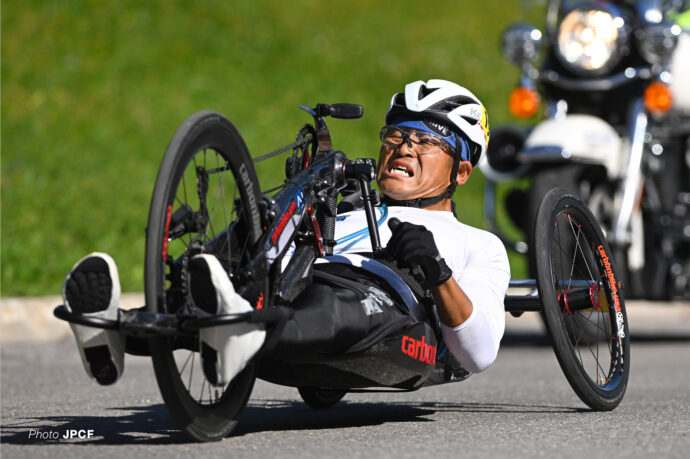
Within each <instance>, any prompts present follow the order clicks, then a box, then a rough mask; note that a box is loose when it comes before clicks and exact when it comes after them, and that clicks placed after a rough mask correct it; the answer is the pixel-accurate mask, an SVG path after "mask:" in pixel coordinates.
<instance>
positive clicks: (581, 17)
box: [481, 0, 690, 300]
mask: <svg viewBox="0 0 690 459" xmlns="http://www.w3.org/2000/svg"><path fill="white" fill-rule="evenodd" d="M687 6H688V2H683V1H662V0H647V1H609V2H601V1H590V2H582V1H572V0H571V1H568V0H550V1H549V3H548V5H547V9H546V29H545V32H544V33H542V32H541V31H540V30H539V29H537V28H535V27H533V26H531V25H529V24H525V23H517V24H513V25H511V26H509V27H508V28H507V29H506V30H505V32H504V33H503V37H502V48H503V54H504V57H505V58H506V60H507V61H508V62H510V63H511V64H514V65H516V66H518V67H519V68H520V70H521V75H520V81H519V84H518V86H517V87H516V88H515V89H514V90H513V91H512V93H511V94H510V99H509V105H510V111H511V113H512V114H513V115H515V116H517V117H521V118H525V119H527V118H531V117H533V116H534V115H535V114H536V113H537V112H538V110H539V107H540V106H541V105H542V104H543V106H544V107H545V116H544V118H543V119H542V120H540V121H539V122H537V123H536V124H535V125H534V126H530V127H528V128H520V127H516V126H511V125H504V126H499V127H497V128H495V129H494V130H493V131H492V135H491V143H490V145H489V150H488V152H487V161H485V163H484V164H483V165H481V170H482V171H483V173H484V175H485V177H486V178H487V181H486V192H485V211H486V216H487V219H488V221H489V225H490V226H491V228H492V229H493V231H494V232H496V233H497V234H498V235H499V237H501V238H502V239H503V240H504V243H506V244H507V245H508V246H509V247H512V248H513V249H514V250H516V251H517V252H519V253H524V254H528V255H530V262H529V270H530V272H532V273H533V272H534V270H535V265H534V261H533V260H534V255H535V254H534V253H533V252H534V251H533V250H532V247H534V242H535V241H534V240H533V239H531V237H530V235H531V234H532V231H531V225H532V224H533V222H534V218H535V215H536V211H537V210H536V209H537V207H538V204H539V201H540V200H541V198H542V196H543V195H544V193H545V192H546V191H547V190H549V189H551V188H552V187H554V186H560V187H565V188H567V189H569V190H571V191H572V192H574V193H575V194H577V195H578V196H579V197H580V198H581V199H582V200H583V201H584V202H586V203H587V205H588V206H589V207H590V209H591V210H592V211H593V213H594V214H595V215H596V216H597V218H598V219H599V221H600V222H601V223H602V226H603V227H604V232H605V234H606V237H607V239H608V241H609V244H610V245H611V247H612V249H613V251H614V253H615V256H616V260H617V264H618V266H619V267H620V270H621V277H622V279H623V283H624V287H625V289H626V296H627V297H628V298H631V297H632V298H648V299H659V300H671V299H690V23H687V19H688V15H689V14H690V12H686V13H684V14H683V16H681V17H683V18H684V20H685V21H686V27H687V29H685V30H684V29H683V28H682V27H681V26H680V25H679V24H678V23H674V22H672V21H671V20H670V19H669V18H672V17H674V14H675V15H678V14H679V13H678V12H679V11H680V12H682V11H683V10H684V9H687ZM680 14H682V13H680ZM522 177H530V178H531V184H530V185H529V188H528V189H526V190H525V189H524V187H523V188H522V189H521V188H517V187H516V188H514V189H512V190H510V192H509V193H508V194H507V197H506V208H507V213H508V215H509V217H510V219H511V220H512V221H513V222H514V223H515V224H516V225H517V227H518V228H519V229H521V230H522V231H523V233H524V234H525V235H526V236H525V237H526V239H527V240H526V241H517V240H514V238H510V237H508V236H506V232H505V231H504V230H502V229H501V228H499V225H498V223H497V220H496V211H495V205H496V204H495V201H496V200H497V198H496V196H497V192H496V183H498V182H506V181H510V180H515V179H519V178H522Z"/></svg>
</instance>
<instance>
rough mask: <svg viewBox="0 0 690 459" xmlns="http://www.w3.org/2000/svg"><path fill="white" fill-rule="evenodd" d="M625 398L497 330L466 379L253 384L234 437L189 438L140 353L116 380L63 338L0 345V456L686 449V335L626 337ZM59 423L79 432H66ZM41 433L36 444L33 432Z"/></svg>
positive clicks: (595, 453) (689, 413)
mask: <svg viewBox="0 0 690 459" xmlns="http://www.w3.org/2000/svg"><path fill="white" fill-rule="evenodd" d="M632 365H633V368H632V373H631V378H630V383H629V387H628V392H627V394H626V396H625V399H624V400H623V403H622V404H621V405H620V406H619V407H618V408H617V409H616V410H614V411H613V412H608V413H593V412H590V411H588V410H587V409H586V408H585V406H584V405H583V404H582V403H581V402H580V401H579V399H578V398H577V397H576V396H575V395H574V393H573V392H572V390H571V389H570V387H569V386H568V385H567V382H566V380H565V378H564V377H563V375H562V373H561V371H560V368H559V367H558V364H557V362H556V359H555V357H554V354H553V352H552V350H551V348H550V347H548V346H546V345H544V343H543V340H542V339H540V338H539V337H538V336H537V337H529V336H527V337H510V336H508V337H507V338H506V345H504V346H503V348H502V349H501V351H500V354H499V358H498V360H497V362H496V363H495V365H494V366H493V367H491V368H490V369H489V370H487V371H486V372H484V373H482V374H479V375H474V376H472V377H471V378H469V379H468V380H467V381H464V382H460V383H455V384H451V385H446V386H439V387H435V388H427V389H422V390H420V391H417V392H412V393H387V394H381V393H376V394H348V395H347V396H346V398H345V399H344V400H343V401H341V402H340V403H339V404H338V405H336V406H335V407H333V408H331V409H329V410H325V411H315V410H312V409H310V408H308V407H307V406H306V405H305V404H303V403H302V402H301V401H300V399H299V395H298V394H297V391H296V390H294V389H291V388H287V387H280V386H275V385H272V384H268V383H263V382H261V381H259V382H257V385H256V387H255V389H254V392H253V395H252V398H251V400H250V402H249V405H248V407H247V409H246V411H245V412H244V414H243V416H242V418H241V421H240V424H239V426H238V427H237V429H236V430H235V431H234V432H233V435H232V436H230V437H228V438H226V439H224V440H223V441H221V442H216V443H210V444H195V443H188V442H187V441H186V440H185V438H184V437H183V436H182V435H181V434H180V433H179V432H178V431H177V430H176V428H175V426H174V425H173V424H172V422H171V421H170V419H169V417H168V414H167V411H166V409H165V407H164V405H163V404H162V401H161V398H160V395H159V393H158V389H157V386H156V383H155V379H154V376H153V370H152V368H151V364H150V362H149V360H148V359H146V358H143V357H129V356H128V361H127V368H126V371H125V374H124V376H123V378H122V380H121V381H119V382H118V383H117V384H116V385H115V386H113V387H111V388H102V387H100V386H98V385H96V384H95V383H93V382H91V381H90V380H88V379H87V378H86V376H85V375H84V373H83V370H82V368H81V363H80V362H79V360H78V356H77V353H76V349H75V347H74V344H73V342H72V341H71V340H70V341H65V340H63V341H60V342H57V343H43V344H38V343H25V344H20V343H10V344H5V345H3V347H2V375H1V382H2V393H1V402H2V417H1V421H0V424H1V427H2V432H1V435H2V436H1V443H0V453H1V454H2V456H3V457H7V458H10V457H12V458H23V457H31V458H49V457H50V458H54V457H75V458H81V457H84V458H87V457H88V458H92V457H99V458H106V457H117V458H120V459H121V458H123V457H125V458H126V457H166V458H173V457H185V458H186V457H189V456H191V455H194V456H196V455H203V456H204V457H215V456H217V457H221V456H222V457H257V458H262V459H264V458H266V457H300V458H305V457H306V458H311V457H314V458H316V457H318V458H321V457H348V458H353V457H367V458H369V457H434V458H440V457H492V458H494V457H510V458H518V457H530V458H532V457H541V456H544V457H587V458H596V457H607V458H609V457H641V458H642V457H644V458H648V457H655V458H661V457H687V451H688V450H690V385H689V384H688V379H689V378H690V341H688V340H687V339H680V340H667V341H648V340H641V341H638V342H633V347H632ZM70 430H76V431H80V430H81V431H83V432H82V434H83V435H86V434H87V432H88V431H89V430H92V431H93V434H92V435H93V436H92V437H91V438H89V439H87V438H84V439H78V438H77V439H74V440H65V439H63V438H57V439H53V438H51V437H61V436H62V435H64V434H65V433H66V432H69V431H70ZM39 435H40V436H43V437H44V438H45V439H40V438H36V437H37V436H39Z"/></svg>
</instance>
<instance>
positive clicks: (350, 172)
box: [343, 158, 376, 182]
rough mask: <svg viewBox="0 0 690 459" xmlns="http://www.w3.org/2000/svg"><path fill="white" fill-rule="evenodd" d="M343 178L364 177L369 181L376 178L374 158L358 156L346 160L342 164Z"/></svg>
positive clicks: (355, 178) (354, 178)
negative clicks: (357, 157)
mask: <svg viewBox="0 0 690 459" xmlns="http://www.w3.org/2000/svg"><path fill="white" fill-rule="evenodd" d="M343 177H344V178H345V180H357V179H364V180H367V181H369V182H371V181H372V180H374V179H375V178H376V160H375V159H373V158H359V159H356V160H354V161H347V162H346V163H345V165H344V166H343Z"/></svg>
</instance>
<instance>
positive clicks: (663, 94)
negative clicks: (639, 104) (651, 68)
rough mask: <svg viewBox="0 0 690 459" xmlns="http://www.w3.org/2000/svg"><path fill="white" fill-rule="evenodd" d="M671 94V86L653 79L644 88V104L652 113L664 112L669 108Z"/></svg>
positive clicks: (671, 101) (671, 99) (671, 100)
mask: <svg viewBox="0 0 690 459" xmlns="http://www.w3.org/2000/svg"><path fill="white" fill-rule="evenodd" d="M672 105H673V95H672V94H671V88H670V87H669V86H668V85H666V84H664V83H662V82H661V81H654V82H652V83H650V84H649V86H647V89H645V90H644V106H645V108H646V109H647V110H649V111H650V112H653V113H664V112H667V111H669V110H670V109H671V106H672Z"/></svg>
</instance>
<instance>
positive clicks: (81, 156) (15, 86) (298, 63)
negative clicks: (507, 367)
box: [1, 0, 543, 296]
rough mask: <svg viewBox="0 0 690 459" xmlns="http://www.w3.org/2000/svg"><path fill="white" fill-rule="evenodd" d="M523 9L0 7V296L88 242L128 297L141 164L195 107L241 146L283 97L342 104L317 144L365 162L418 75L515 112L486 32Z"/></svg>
mask: <svg viewBox="0 0 690 459" xmlns="http://www.w3.org/2000/svg"><path fill="white" fill-rule="evenodd" d="M534 3H535V2H524V1H522V2H521V1H517V0H515V1H504V0H483V1H481V2H477V1H470V0H467V1H442V0H438V1H433V2H418V1H412V0H400V1H396V2H375V1H366V0H351V1H347V2H336V1H323V0H320V1H317V0H297V1H289V2H281V1H270V0H257V1H231V0H222V1H221V0H217V1H216V0H199V1H194V2H189V1H181V0H180V1H173V0H155V1H146V2H141V1H134V0H120V1H117V2H115V1H109V2H105V1H96V0H55V1H50V0H31V1H30V0H5V1H3V2H2V10H1V15H2V24H1V26H2V37H1V38H2V75H1V77H2V145H1V148H2V152H1V153H2V165H1V167H2V214H1V216H2V228H1V230H2V247H1V268H2V278H1V282H2V284H1V289H2V295H3V296H17V295H35V294H58V293H59V292H60V289H61V285H62V281H63V279H64V275H65V273H66V272H67V271H68V270H69V269H70V267H71V266H72V264H73V263H74V262H75V261H76V260H77V259H79V258H80V257H81V256H83V255H84V254H86V253H88V252H90V251H94V250H99V251H105V252H108V253H110V254H112V255H113V256H114V258H115V259H116V260H117V262H118V265H119V268H120V276H121V282H122V287H123V290H124V291H141V290H142V289H143V273H142V271H143V261H144V243H145V227H146V220H147V215H148V205H149V200H150V195H151V192H152V190H153V184H154V180H155V177H156V174H157V170H158V166H159V164H160V161H161V159H162V155H163V153H164V151H165V148H166V145H167V143H168V141H169V140H170V139H171V137H172V135H173V134H174V132H175V130H176V129H177V127H178V126H179V125H180V124H181V123H182V121H183V120H184V119H185V118H186V117H187V116H189V115H191V114H192V113H194V112H196V111H198V110H202V109H212V110H217V111H220V112H222V113H224V114H225V115H226V116H228V117H229V118H230V119H231V120H232V121H233V122H234V123H235V124H236V125H237V127H238V128H239V130H240V132H241V133H242V135H243V137H244V138H245V141H246V142H247V145H248V146H249V149H250V151H251V152H252V154H253V155H254V156H258V155H260V154H263V153H266V152H269V151H272V150H274V149H275V148H278V147H279V146H282V145H285V144H287V143H290V142H291V141H292V140H293V138H294V135H295V134H296V132H297V129H298V128H299V127H300V126H301V125H302V124H303V123H305V122H309V121H310V119H309V117H308V116H307V115H306V114H304V113H303V112H302V111H301V110H299V109H298V108H297V107H298V105H299V104H301V103H305V104H311V105H313V104H315V103H317V102H326V103H334V102H353V103H359V104H362V105H363V106H364V108H365V115H364V118H362V119H361V120H355V121H353V120H331V121H330V122H329V126H330V127H331V131H332V135H333V141H334V146H335V148H337V149H340V150H343V151H345V152H346V153H347V154H348V156H350V157H351V158H355V157H376V155H377V152H378V148H379V143H378V138H377V135H378V130H379V129H380V126H381V125H382V120H383V116H384V114H385V111H386V108H387V105H388V102H389V100H390V97H391V95H392V94H393V92H396V91H400V90H402V89H403V86H404V84H405V83H407V82H409V81H414V80H418V79H423V80H427V79H429V78H444V79H449V80H453V81H456V82H458V83H460V84H462V85H464V86H467V87H468V88H470V89H471V90H472V91H473V92H475V94H477V95H478V96H479V97H480V98H481V99H482V101H483V102H484V104H485V105H486V107H487V109H488V112H489V115H490V119H491V123H492V125H493V126H496V125H497V124H499V123H502V122H514V121H515V120H512V119H511V118H510V117H509V115H508V114H507V109H506V100H507V95H508V93H509V91H510V90H511V89H512V87H513V86H514V84H515V83H516V81H517V77H518V71H517V69H515V68H513V67H511V66H509V65H508V64H507V63H505V62H504V61H503V59H502V57H501V55H500V46H499V41H500V33H501V31H502V30H503V29H504V28H505V26H506V25H507V24H509V23H511V22H513V21H516V20H530V19H531V20H532V22H533V23H535V24H537V25H541V22H540V21H541V17H542V15H543V6H542V5H539V4H536V5H535V4H534ZM282 170H283V160H282V159H280V160H271V161H268V162H266V163H261V165H260V166H259V167H258V173H259V177H260V181H261V183H262V186H263V185H264V184H265V185H266V187H268V186H271V185H277V184H278V183H279V181H280V180H282ZM482 187H483V177H482V176H481V173H480V172H478V171H476V173H475V174H473V177H472V179H471V180H470V182H469V184H468V185H466V186H465V187H462V188H461V189H460V190H458V192H457V193H456V196H455V199H456V202H457V204H458V209H459V211H460V212H459V213H460V218H461V220H463V221H464V222H466V223H469V224H472V225H475V226H479V227H482V226H483V225H484V219H483V213H482V202H483V196H482ZM513 261H514V265H513V270H514V274H519V273H520V272H522V271H521V270H522V269H524V268H523V267H522V262H521V261H520V260H519V258H514V259H513Z"/></svg>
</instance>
